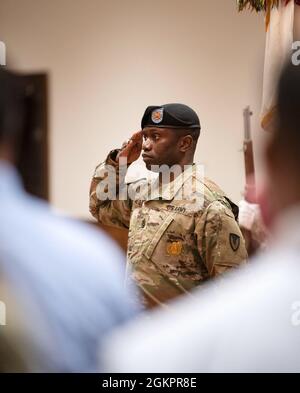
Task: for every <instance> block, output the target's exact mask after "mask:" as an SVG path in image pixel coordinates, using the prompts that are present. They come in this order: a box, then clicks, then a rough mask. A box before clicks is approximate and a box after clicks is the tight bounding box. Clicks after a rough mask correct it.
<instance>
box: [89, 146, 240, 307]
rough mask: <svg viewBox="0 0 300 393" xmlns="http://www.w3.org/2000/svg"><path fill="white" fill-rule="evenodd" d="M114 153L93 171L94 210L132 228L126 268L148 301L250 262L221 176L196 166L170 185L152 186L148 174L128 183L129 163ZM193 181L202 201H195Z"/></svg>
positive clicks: (163, 299)
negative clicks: (212, 176) (122, 163)
mask: <svg viewBox="0 0 300 393" xmlns="http://www.w3.org/2000/svg"><path fill="white" fill-rule="evenodd" d="M116 152H117V151H112V152H111V153H110V154H109V155H108V157H107V159H106V161H105V162H104V163H102V164H100V165H99V166H98V167H97V168H96V170H95V174H94V177H93V179H92V183H91V188H90V212H91V214H92V215H93V216H94V217H95V218H96V219H97V220H98V221H99V222H100V223H102V224H106V225H113V226H117V227H121V228H127V229H129V238H128V253H127V256H128V261H127V264H128V266H127V267H128V269H127V275H128V277H129V278H130V279H133V281H135V282H136V283H137V284H138V287H139V288H140V289H141V290H142V293H143V295H144V296H143V299H144V304H145V305H146V306H147V307H153V306H156V305H162V304H164V303H166V302H167V301H168V300H170V299H172V298H174V297H176V296H177V295H179V294H182V293H189V292H190V291H191V290H192V289H193V288H194V287H197V286H198V285H199V284H201V283H203V282H204V281H206V280H207V279H209V278H211V277H214V276H217V275H219V274H222V273H223V272H225V271H226V270H228V269H230V268H232V267H237V266H238V265H240V264H241V263H245V260H246V258H247V252H246V248H245V242H244V238H243V236H242V234H241V231H240V229H239V226H238V223H237V215H238V207H237V206H236V205H234V204H233V203H232V202H231V201H230V200H229V199H228V198H227V197H226V196H225V194H224V192H223V191H222V190H221V189H220V188H219V187H218V186H217V185H216V184H215V183H213V182H211V181H210V180H208V179H206V178H205V179H204V178H201V176H200V177H199V176H198V174H197V173H196V172H195V171H194V170H193V168H194V167H195V166H193V168H192V169H188V170H186V171H184V172H183V174H184V176H183V175H179V176H177V177H176V178H175V180H173V181H172V182H169V183H168V184H167V186H168V187H164V186H162V187H159V186H158V187H155V185H154V186H153V185H152V190H154V191H152V192H151V194H150V193H149V183H148V182H147V181H146V180H145V179H142V180H140V181H137V182H135V183H131V184H129V185H128V188H126V187H125V190H124V189H123V187H124V186H125V174H126V170H127V167H125V168H122V167H119V165H118V164H117V163H116V162H115V161H114V159H113V157H115V155H116ZM113 172H114V173H113ZM109 174H110V175H111V177H110V180H111V179H112V183H114V184H115V182H116V183H117V187H116V189H115V194H114V195H113V193H111V194H110V195H109V194H108V191H109V187H110V186H111V185H112V184H109V183H108V178H109ZM195 185H196V187H197V188H196V193H197V195H198V196H199V197H200V198H199V201H200V202H201V203H195ZM183 188H184V193H182V194H181V197H180V198H178V197H177V196H178V193H179V192H182V190H183ZM199 190H200V192H199ZM134 191H135V193H134ZM149 194H150V196H149ZM182 195H183V196H182ZM191 196H192V197H191Z"/></svg>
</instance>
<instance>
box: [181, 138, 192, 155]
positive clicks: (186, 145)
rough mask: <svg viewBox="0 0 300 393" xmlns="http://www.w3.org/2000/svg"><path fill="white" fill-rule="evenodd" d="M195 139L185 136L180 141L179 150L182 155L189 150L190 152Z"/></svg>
mask: <svg viewBox="0 0 300 393" xmlns="http://www.w3.org/2000/svg"><path fill="white" fill-rule="evenodd" d="M193 142H194V140H193V137H192V136H191V135H185V136H183V137H182V138H181V139H180V142H179V150H180V151H181V152H182V153H185V152H187V151H188V150H190V149H191V148H192V146H193Z"/></svg>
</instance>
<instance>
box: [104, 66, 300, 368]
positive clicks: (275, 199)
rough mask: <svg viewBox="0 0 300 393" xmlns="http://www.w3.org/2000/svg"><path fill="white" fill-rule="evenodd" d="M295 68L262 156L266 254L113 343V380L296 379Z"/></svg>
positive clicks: (299, 277)
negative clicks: (213, 375)
mask: <svg viewBox="0 0 300 393" xmlns="http://www.w3.org/2000/svg"><path fill="white" fill-rule="evenodd" d="M299 102H300V67H296V66H292V65H290V64H289V65H287V66H286V68H285V69H284V71H283V73H282V75H281V77H280V81H279V86H278V102H277V103H278V118H277V124H276V130H274V133H273V134H272V136H271V139H270V141H269V143H268V145H267V147H266V150H265V160H266V164H267V171H268V184H267V185H266V190H265V192H264V198H263V203H261V211H262V215H263V218H264V221H265V223H266V225H267V227H268V228H269V229H270V230H271V232H272V236H273V243H272V245H270V246H269V251H268V252H267V253H265V254H262V255H261V256H259V257H257V258H256V259H254V260H252V263H249V265H248V266H247V267H245V268H244V269H243V270H241V271H239V272H235V273H232V274H231V275H228V276H227V277H226V278H224V279H223V281H222V282H215V283H213V284H211V285H208V286H207V287H206V288H205V289H202V290H199V291H198V295H197V294H195V297H194V298H189V299H188V298H186V299H182V300H181V301H180V302H177V303H174V304H173V309H171V310H170V311H169V312H165V313H164V314H163V313H162V312H156V313H155V314H153V315H152V319H151V320H148V321H145V320H144V319H142V320H141V321H140V322H138V323H137V324H133V325H132V326H131V327H130V328H127V329H125V330H124V331H120V332H119V333H118V334H115V335H114V336H113V338H112V341H111V343H110V345H109V346H108V347H107V352H106V369H107V370H108V371H118V372H124V371H126V372H132V371H135V372H142V371H145V372H299V371H300V352H299V347H300V154H299V152H300V132H299V130H300V115H299Z"/></svg>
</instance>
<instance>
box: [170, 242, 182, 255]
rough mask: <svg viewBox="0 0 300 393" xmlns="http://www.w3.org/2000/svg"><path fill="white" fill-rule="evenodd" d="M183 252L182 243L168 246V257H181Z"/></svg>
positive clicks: (173, 243)
mask: <svg viewBox="0 0 300 393" xmlns="http://www.w3.org/2000/svg"><path fill="white" fill-rule="evenodd" d="M181 251H182V242H172V243H168V244H167V254H168V255H173V256H176V255H180V254H181Z"/></svg>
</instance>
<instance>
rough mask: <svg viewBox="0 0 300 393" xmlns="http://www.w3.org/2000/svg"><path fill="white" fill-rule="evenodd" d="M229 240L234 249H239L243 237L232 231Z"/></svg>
mask: <svg viewBox="0 0 300 393" xmlns="http://www.w3.org/2000/svg"><path fill="white" fill-rule="evenodd" d="M229 242H230V246H231V248H232V249H233V251H237V250H238V248H239V247H240V242H241V239H240V237H239V236H238V235H236V234H235V233H231V234H230V235H229Z"/></svg>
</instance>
